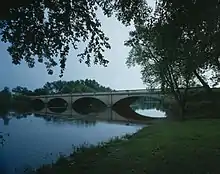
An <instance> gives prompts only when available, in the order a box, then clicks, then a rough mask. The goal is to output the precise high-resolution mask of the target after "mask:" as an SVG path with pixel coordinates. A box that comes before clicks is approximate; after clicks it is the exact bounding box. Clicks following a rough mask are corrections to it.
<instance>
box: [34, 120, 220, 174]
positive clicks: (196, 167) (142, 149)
mask: <svg viewBox="0 0 220 174" xmlns="http://www.w3.org/2000/svg"><path fill="white" fill-rule="evenodd" d="M219 137H220V120H217V119H212V120H191V121H184V122H168V121H161V122H158V123H156V124H154V125H152V126H149V127H145V128H143V129H142V130H140V131H139V132H137V133H135V134H134V135H132V136H126V137H124V138H123V139H116V140H113V141H110V142H108V143H103V144H100V145H98V146H94V147H90V148H80V149H78V152H76V153H73V154H72V155H70V156H69V157H62V158H60V159H59V160H58V161H57V162H56V163H55V164H53V165H51V166H44V167H42V168H40V169H38V172H37V173H40V174H55V173H56V174H59V173H62V174H69V173H80V174H84V173H88V174H92V173H95V174H103V173H105V174H112V173H115V174H117V173H126V174H129V173H138V174H141V173H147V174H171V173H178V174H188V173H194V174H196V173H198V174H202V173H204V174H207V173H210V174H218V173H220V168H219V167H218V166H219V161H220V138H219Z"/></svg>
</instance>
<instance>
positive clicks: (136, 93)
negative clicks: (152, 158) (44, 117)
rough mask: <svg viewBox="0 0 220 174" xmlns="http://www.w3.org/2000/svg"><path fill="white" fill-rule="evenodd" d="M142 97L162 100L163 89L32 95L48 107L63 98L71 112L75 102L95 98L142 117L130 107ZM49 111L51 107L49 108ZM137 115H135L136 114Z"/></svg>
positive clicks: (118, 111)
mask: <svg viewBox="0 0 220 174" xmlns="http://www.w3.org/2000/svg"><path fill="white" fill-rule="evenodd" d="M140 97H148V98H149V99H151V98H152V99H154V100H162V98H163V96H162V94H161V91H160V90H158V89H150V90H147V89H140V90H119V91H110V92H94V93H71V94H52V95H40V96H31V97H30V98H31V99H32V100H38V101H41V102H43V103H44V104H45V108H46V109H47V104H48V103H49V102H50V101H51V100H54V99H62V100H64V101H65V102H66V104H67V110H69V111H71V113H73V112H75V111H74V110H73V108H72V106H73V104H74V103H76V102H77V101H79V100H81V101H83V100H86V99H88V98H90V99H95V100H98V101H100V102H102V103H103V104H105V105H106V106H107V108H114V110H116V112H117V113H118V114H119V115H121V116H123V115H126V116H128V117H130V118H135V119H138V118H139V119H140V117H139V115H138V114H137V113H135V112H134V111H132V109H131V108H130V107H129V106H130V104H131V103H133V102H134V101H135V100H137V99H138V98H140ZM47 112H51V111H49V109H48V110H47ZM134 115H135V116H134Z"/></svg>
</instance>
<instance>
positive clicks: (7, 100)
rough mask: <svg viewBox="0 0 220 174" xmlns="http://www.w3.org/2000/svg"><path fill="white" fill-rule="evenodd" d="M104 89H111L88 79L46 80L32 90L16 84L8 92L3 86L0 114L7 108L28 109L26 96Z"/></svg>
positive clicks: (28, 101) (0, 94) (21, 110)
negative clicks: (39, 86) (42, 84)
mask: <svg viewBox="0 0 220 174" xmlns="http://www.w3.org/2000/svg"><path fill="white" fill-rule="evenodd" d="M105 91H111V89H110V88H109V87H104V86H102V85H100V84H99V83H98V82H96V81H95V80H89V79H86V80H77V81H61V80H58V81H54V82H47V83H46V84H45V85H44V86H43V87H42V88H37V89H35V90H33V91H32V90H29V89H28V88H26V87H21V86H17V87H15V88H13V89H12V92H10V90H9V88H8V87H5V88H4V89H3V90H2V91H0V114H1V115H5V114H7V112H8V110H9V109H15V110H16V111H18V112H25V111H30V109H31V101H30V98H29V97H28V96H34V95H47V94H58V93H80V92H105Z"/></svg>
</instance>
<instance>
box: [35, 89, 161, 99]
mask: <svg viewBox="0 0 220 174" xmlns="http://www.w3.org/2000/svg"><path fill="white" fill-rule="evenodd" d="M160 92H161V91H160V90H159V89H138V90H118V91H110V92H89V93H88V92H82V93H70V94H62V93H61V94H50V95H40V96H31V97H33V98H34V97H60V96H63V97H68V96H98V95H126V94H148V93H151V94H152V93H160Z"/></svg>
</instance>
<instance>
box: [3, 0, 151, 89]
mask: <svg viewBox="0 0 220 174" xmlns="http://www.w3.org/2000/svg"><path fill="white" fill-rule="evenodd" d="M148 3H149V5H150V6H154V0H148ZM98 17H99V18H100V20H101V23H102V29H103V31H104V32H105V34H106V36H107V37H109V39H110V40H109V42H110V44H111V49H110V50H106V51H105V53H104V56H105V58H106V59H108V60H109V61H110V62H109V64H108V66H107V67H102V66H100V65H92V66H91V67H88V66H87V65H85V64H84V63H79V61H78V58H77V56H76V55H77V52H76V51H75V50H71V51H70V54H69V56H68V57H67V63H66V70H65V72H64V76H63V77H62V78H59V74H60V69H59V67H56V68H54V74H53V75H48V74H47V71H46V68H45V66H44V64H39V63H36V65H35V67H34V68H28V66H27V64H26V63H25V62H22V63H21V64H20V65H13V64H12V63H11V57H10V55H9V54H8V52H7V45H6V44H4V43H1V42H0V55H1V63H0V89H1V88H3V87H5V86H8V87H9V88H13V87H16V86H24V87H28V88H29V89H35V88H38V87H42V86H43V85H44V84H45V83H46V82H51V81H55V80H66V81H69V80H74V81H75V80H80V79H94V80H96V81H97V82H99V83H100V84H101V85H104V86H108V87H110V88H112V89H116V90H117V89H118V90H119V89H141V88H145V85H144V84H143V82H142V80H141V74H140V67H132V68H128V67H127V66H126V64H125V62H126V57H127V56H128V53H129V50H130V48H128V47H125V46H124V41H125V40H127V39H128V37H129V31H130V30H132V27H125V26H124V25H122V24H121V23H120V22H119V21H117V19H116V18H114V17H111V18H106V17H105V16H103V15H102V14H101V13H98ZM81 49H82V48H81ZM79 50H80V48H79Z"/></svg>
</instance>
